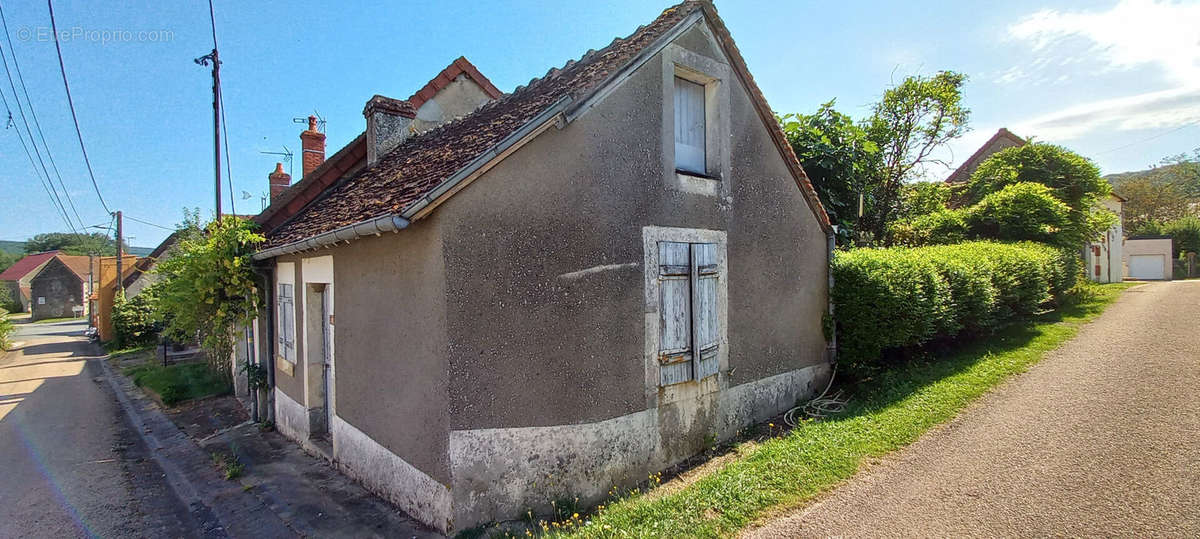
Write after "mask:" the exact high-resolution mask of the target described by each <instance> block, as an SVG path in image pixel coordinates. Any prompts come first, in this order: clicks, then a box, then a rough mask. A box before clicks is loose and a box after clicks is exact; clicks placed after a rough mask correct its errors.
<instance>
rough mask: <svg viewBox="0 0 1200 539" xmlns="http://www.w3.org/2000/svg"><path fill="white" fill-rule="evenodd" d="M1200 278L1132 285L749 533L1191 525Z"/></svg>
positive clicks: (1172, 532) (1199, 406)
mask: <svg viewBox="0 0 1200 539" xmlns="http://www.w3.org/2000/svg"><path fill="white" fill-rule="evenodd" d="M1198 324H1200V281H1176V282H1163V283H1152V284H1148V285H1145V286H1140V287H1136V288H1131V289H1129V290H1127V291H1125V293H1124V294H1123V295H1122V297H1121V298H1120V299H1119V300H1117V302H1116V303H1114V304H1113V305H1112V306H1110V307H1109V309H1108V310H1107V311H1105V313H1104V314H1102V315H1101V316H1100V317H1099V318H1098V319H1097V320H1096V321H1095V322H1093V323H1092V324H1089V325H1088V326H1086V327H1084V328H1083V329H1082V330H1081V331H1080V333H1079V335H1078V336H1076V338H1075V339H1073V340H1071V341H1070V342H1068V343H1067V344H1065V345H1064V346H1063V347H1062V348H1060V349H1058V350H1057V351H1055V352H1053V353H1052V354H1051V355H1050V356H1048V357H1046V358H1045V359H1043V360H1042V362H1040V363H1039V364H1038V365H1036V366H1035V367H1033V368H1032V369H1030V371H1029V372H1027V373H1025V374H1022V375H1019V376H1017V377H1015V378H1014V379H1013V380H1011V381H1010V382H1008V383H1006V384H1004V385H1003V386H1001V387H1000V388H998V389H997V390H996V391H994V392H992V393H990V394H989V395H987V396H985V397H984V398H982V399H980V401H979V402H977V403H976V404H975V405H973V406H971V407H970V408H969V409H968V410H966V411H965V412H964V413H963V414H962V415H960V416H959V417H958V418H957V419H955V420H954V421H952V422H950V423H949V424H947V425H946V426H944V427H943V428H940V429H937V430H936V431H934V432H930V433H928V434H927V435H925V436H924V437H922V438H921V440H919V441H918V442H917V443H915V444H913V445H912V446H909V447H908V448H906V449H904V450H902V451H900V452H898V453H896V454H895V455H893V456H892V457H889V458H886V459H884V460H883V462H881V463H879V464H877V465H874V466H872V467H871V468H869V469H867V470H865V471H863V472H860V473H859V475H858V476H856V477H855V478H854V479H851V480H850V481H849V482H848V483H847V484H845V485H843V486H841V487H839V488H837V489H836V490H834V491H833V492H831V493H830V494H829V495H828V496H826V497H825V498H823V499H822V500H820V501H819V502H818V503H815V504H812V505H809V506H808V507H805V508H801V509H800V510H798V511H797V512H794V513H792V514H790V515H785V516H784V517H782V518H779V519H776V520H773V521H771V522H768V523H767V524H766V525H765V526H764V527H762V528H759V529H756V530H751V531H750V532H749V533H748V534H747V535H751V536H755V537H827V536H844V537H883V536H903V537H914V536H919V537H928V536H934V537H954V536H989V537H995V536H1021V537H1030V536H1118V537H1200V347H1198V346H1197V344H1198V343H1197V341H1198V340H1200V325H1198Z"/></svg>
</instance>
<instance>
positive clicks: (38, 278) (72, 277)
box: [30, 254, 91, 320]
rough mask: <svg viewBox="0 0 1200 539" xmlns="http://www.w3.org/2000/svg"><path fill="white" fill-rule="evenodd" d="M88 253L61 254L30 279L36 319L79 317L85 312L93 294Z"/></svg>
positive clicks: (34, 317) (32, 310)
mask: <svg viewBox="0 0 1200 539" xmlns="http://www.w3.org/2000/svg"><path fill="white" fill-rule="evenodd" d="M89 266H90V262H89V257H86V256H71V255H63V254H59V255H56V256H54V257H53V258H51V259H50V260H49V261H47V262H46V263H45V264H44V265H42V269H40V270H38V272H37V274H36V275H34V276H33V278H31V279H30V294H31V298H32V300H31V301H30V312H32V313H33V320H43V319H46V318H67V317H79V316H83V315H84V314H85V313H86V306H85V301H84V298H87V297H88V295H89V294H90V292H91V291H90V289H89V284H90V283H89V273H90V271H91V270H90V269H89Z"/></svg>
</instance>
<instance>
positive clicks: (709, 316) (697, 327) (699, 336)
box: [658, 241, 720, 386]
mask: <svg viewBox="0 0 1200 539" xmlns="http://www.w3.org/2000/svg"><path fill="white" fill-rule="evenodd" d="M716 251H717V250H716V246H715V245H714V244H711V243H680V242H669V241H664V242H659V244H658V281H659V298H660V302H661V304H660V305H659V313H660V316H661V317H662V319H661V320H660V332H661V334H660V335H659V337H660V338H659V354H658V358H659V364H660V371H659V372H660V378H659V383H660V384H661V385H664V386H665V385H670V384H677V383H679V382H686V381H689V380H702V379H704V378H707V377H709V376H712V375H714V374H716V373H717V370H718V368H719V365H718V359H717V348H718V345H719V341H720V338H719V334H720V331H719V323H720V320H718V316H719V315H718V313H719V312H720V311H719V310H718V308H717V279H718V278H719V274H720V272H719V271H718V270H719V268H718V267H717V252H716ZM697 357H698V359H697Z"/></svg>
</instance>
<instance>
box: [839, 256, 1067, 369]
mask: <svg viewBox="0 0 1200 539" xmlns="http://www.w3.org/2000/svg"><path fill="white" fill-rule="evenodd" d="M1079 271H1080V270H1079V262H1078V260H1077V257H1076V255H1075V254H1074V253H1072V252H1070V251H1063V250H1059V249H1056V248H1054V247H1050V246H1048V245H1043V244H1039V243H1029V242H1025V243H998V242H987V241H981V242H968V243H961V244H958V245H936V246H930V247H917V248H905V247H892V248H888V249H857V250H852V251H846V252H841V253H838V254H837V256H836V257H835V258H834V261H833V275H834V287H833V292H832V294H833V302H834V316H835V319H836V321H837V330H838V337H837V338H838V352H839V363H841V364H843V365H845V366H847V367H849V368H850V369H851V370H855V371H859V372H867V371H870V370H871V369H872V368H873V367H875V366H876V364H878V363H879V361H880V358H881V354H882V352H883V351H884V350H887V349H894V348H903V347H908V346H915V345H920V344H922V343H926V342H929V341H931V340H934V339H940V338H949V337H954V336H956V335H958V334H960V333H963V332H967V333H972V334H981V333H987V332H990V331H992V330H994V329H996V328H998V327H1001V326H1003V325H1006V324H1009V323H1012V322H1017V321H1020V320H1024V319H1027V318H1029V317H1031V316H1032V315H1033V314H1035V313H1037V312H1038V311H1040V310H1042V309H1043V308H1045V307H1046V306H1047V305H1048V304H1051V303H1053V302H1054V301H1055V300H1056V299H1059V298H1061V297H1062V296H1063V295H1064V294H1065V293H1066V292H1067V291H1068V290H1070V289H1071V288H1072V287H1073V286H1075V280H1076V276H1077V274H1078V273H1079Z"/></svg>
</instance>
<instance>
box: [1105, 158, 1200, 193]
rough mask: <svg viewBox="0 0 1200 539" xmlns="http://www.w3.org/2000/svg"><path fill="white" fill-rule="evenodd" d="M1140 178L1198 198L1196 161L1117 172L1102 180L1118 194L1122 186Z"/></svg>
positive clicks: (1199, 169) (1199, 180)
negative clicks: (1168, 185) (1170, 185)
mask: <svg viewBox="0 0 1200 539" xmlns="http://www.w3.org/2000/svg"><path fill="white" fill-rule="evenodd" d="M1142 178H1146V179H1149V180H1150V181H1152V182H1154V183H1173V184H1176V185H1178V186H1179V188H1180V189H1181V190H1182V191H1183V192H1184V193H1185V194H1187V195H1188V196H1191V197H1200V163H1197V162H1196V161H1186V162H1182V163H1175V164H1171V165H1163V166H1160V167H1154V168H1148V169H1146V170H1134V171H1130V172H1119V173H1117V174H1108V175H1106V176H1104V179H1105V180H1108V183H1110V184H1112V186H1113V189H1114V190H1115V191H1116V192H1117V193H1118V194H1120V192H1121V185H1122V184H1124V183H1126V182H1130V181H1134V180H1140V179H1142Z"/></svg>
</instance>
